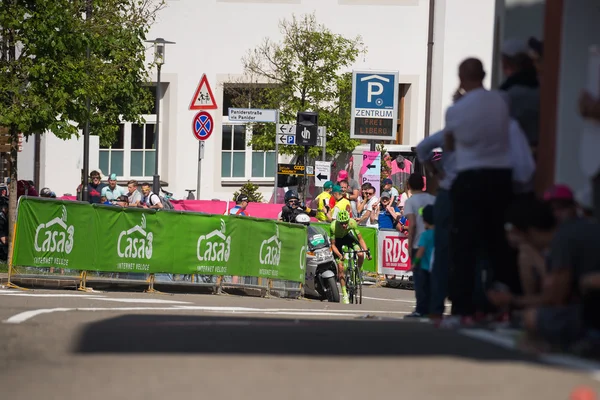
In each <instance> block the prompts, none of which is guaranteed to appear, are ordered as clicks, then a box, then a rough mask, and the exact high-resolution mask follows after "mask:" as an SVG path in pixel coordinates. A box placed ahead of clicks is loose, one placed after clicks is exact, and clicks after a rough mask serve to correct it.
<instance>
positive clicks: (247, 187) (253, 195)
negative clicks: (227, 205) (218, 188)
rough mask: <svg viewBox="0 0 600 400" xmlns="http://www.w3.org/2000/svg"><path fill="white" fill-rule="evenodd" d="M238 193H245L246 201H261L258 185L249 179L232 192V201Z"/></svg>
mask: <svg viewBox="0 0 600 400" xmlns="http://www.w3.org/2000/svg"><path fill="white" fill-rule="evenodd" d="M240 194H245V195H246V196H248V201H249V202H250V203H262V201H263V196H262V194H261V193H260V192H259V191H258V185H255V184H253V183H252V182H250V181H248V182H247V183H244V185H243V186H242V187H241V188H240V190H239V191H236V192H235V193H234V194H233V201H235V199H236V198H237V197H238V196H239V195H240Z"/></svg>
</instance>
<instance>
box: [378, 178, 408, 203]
mask: <svg viewBox="0 0 600 400" xmlns="http://www.w3.org/2000/svg"><path fill="white" fill-rule="evenodd" d="M381 183H382V184H383V188H382V189H381V192H389V193H390V198H391V199H392V203H394V204H396V203H400V194H399V193H398V189H396V188H395V187H394V181H392V180H391V179H390V178H385V179H384V180H383V182H381ZM403 205H404V204H403Z"/></svg>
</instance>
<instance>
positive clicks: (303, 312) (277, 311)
mask: <svg viewBox="0 0 600 400" xmlns="http://www.w3.org/2000/svg"><path fill="white" fill-rule="evenodd" d="M68 311H80V312H88V311H90V312H93V311H117V312H119V311H120V312H123V311H200V312H217V313H218V312H221V313H229V314H236V313H239V314H262V315H296V316H314V317H317V316H321V317H322V316H335V317H357V316H361V315H368V314H408V312H406V311H373V310H361V309H354V310H322V309H312V310H311V309H297V308H249V307H211V306H206V307H204V306H171V307H106V308H105V307H78V308H62V307H61V308H42V309H37V310H29V311H24V312H21V313H19V314H15V315H13V316H12V317H10V318H8V319H6V320H5V321H4V323H7V324H20V323H23V322H26V321H28V320H30V319H32V318H35V317H37V316H38V315H43V314H50V313H55V312H68Z"/></svg>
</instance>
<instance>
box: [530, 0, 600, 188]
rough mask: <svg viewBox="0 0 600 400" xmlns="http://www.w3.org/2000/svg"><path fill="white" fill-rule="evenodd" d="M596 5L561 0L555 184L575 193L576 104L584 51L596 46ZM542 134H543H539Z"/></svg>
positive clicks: (580, 180)
mask: <svg viewBox="0 0 600 400" xmlns="http://www.w3.org/2000/svg"><path fill="white" fill-rule="evenodd" d="M599 20H600V3H598V1H597V0H577V1H565V2H564V13H563V35H562V49H561V63H560V84H559V99H558V110H557V113H558V121H557V132H556V136H557V138H556V140H557V142H556V181H557V182H561V183H567V184H569V185H570V186H571V187H573V189H575V190H579V189H581V188H582V187H583V186H584V184H585V183H586V178H585V177H584V176H583V174H582V171H581V167H580V165H579V160H578V158H579V146H580V141H581V132H582V130H583V120H582V118H581V117H580V116H579V113H578V108H577V101H578V98H579V94H580V92H581V90H582V89H583V88H584V87H585V86H586V82H585V80H586V77H587V65H588V49H589V46H590V45H592V44H596V45H600V24H599V23H598V21H599ZM541 134H542V135H543V134H544V133H543V132H541Z"/></svg>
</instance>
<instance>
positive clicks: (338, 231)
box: [331, 219, 359, 239]
mask: <svg viewBox="0 0 600 400" xmlns="http://www.w3.org/2000/svg"><path fill="white" fill-rule="evenodd" d="M350 232H352V234H353V236H354V237H355V238H358V234H359V232H358V224H357V223H356V221H355V220H353V219H350V220H349V221H348V226H347V227H346V228H344V227H343V226H342V224H340V223H339V222H338V221H332V222H331V236H332V237H333V238H334V239H341V238H343V237H346V236H347V235H348V233H350Z"/></svg>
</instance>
